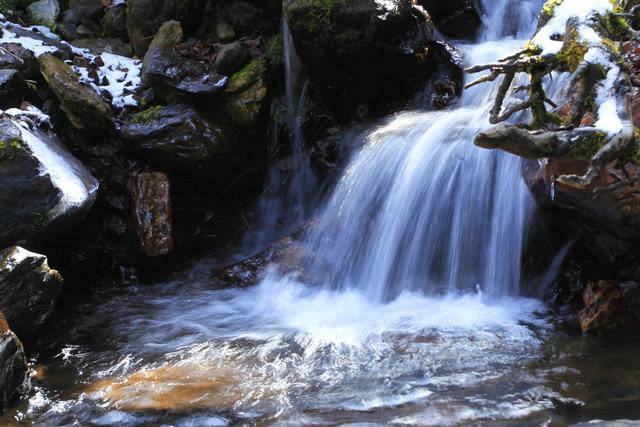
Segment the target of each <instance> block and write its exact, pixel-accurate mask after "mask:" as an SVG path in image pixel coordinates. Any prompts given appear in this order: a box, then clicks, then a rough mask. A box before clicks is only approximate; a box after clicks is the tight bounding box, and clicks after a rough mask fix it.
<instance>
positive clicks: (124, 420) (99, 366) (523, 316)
mask: <svg viewBox="0 0 640 427" xmlns="http://www.w3.org/2000/svg"><path fill="white" fill-rule="evenodd" d="M541 2H542V0H519V1H516V0H502V1H500V2H498V3H499V4H496V1H495V0H484V1H483V4H482V5H483V7H484V10H485V11H486V16H485V17H484V22H485V29H484V31H483V35H482V37H481V38H480V42H479V43H477V44H475V45H468V46H463V50H464V52H465V56H466V61H467V62H468V63H479V62H488V61H490V60H495V59H497V58H499V57H501V56H504V54H506V53H509V52H511V51H513V50H515V49H516V48H517V47H519V46H520V45H522V43H523V42H524V40H523V39H520V37H522V38H525V37H528V36H529V35H530V33H531V32H533V29H534V25H535V24H534V22H535V13H534V12H533V11H535V10H538V9H539V7H540V6H541ZM499 23H504V25H503V26H502V27H500V24H499ZM510 27H517V29H518V31H517V36H514V34H516V32H515V31H509V30H508V28H510ZM552 92H553V91H550V93H552ZM292 93H293V92H292ZM490 101H491V88H483V87H476V88H473V89H472V90H469V91H467V92H466V93H465V94H464V96H463V97H462V100H461V105H460V107H459V108H457V109H455V110H452V111H446V112H430V113H424V112H408V113H403V114H400V115H398V116H396V117H393V118H391V119H390V120H389V121H388V122H387V123H386V124H384V125H382V126H380V127H378V128H376V129H374V130H372V131H371V132H369V133H368V135H367V136H366V137H365V140H366V141H365V145H364V146H363V148H362V149H361V150H360V151H359V152H357V153H354V156H353V159H352V160H351V162H350V164H349V166H348V168H347V170H346V172H345V174H344V176H343V177H342V179H341V180H340V182H339V183H338V185H337V187H336V189H335V191H334V193H333V195H332V196H331V198H330V200H329V201H328V203H327V205H326V206H325V208H324V209H323V210H322V212H321V213H320V216H319V219H318V221H317V225H316V226H315V228H314V229H313V231H311V232H310V234H309V235H308V236H307V238H306V251H305V254H306V255H307V256H308V257H312V258H313V259H312V261H311V262H310V263H309V265H307V266H305V268H304V269H303V270H304V273H305V274H303V275H301V276H300V277H304V278H307V277H311V278H313V281H314V283H315V282H320V283H323V284H324V286H317V284H316V285H310V284H306V283H302V282H301V280H299V278H296V276H295V275H292V276H288V277H282V276H280V275H278V274H276V273H273V274H272V275H270V276H268V277H267V279H266V280H264V281H263V282H262V283H261V284H259V285H257V286H254V287H251V288H246V289H239V288H231V289H224V290H212V289H211V288H210V282H211V279H210V277H209V276H208V275H206V274H204V275H200V274H199V273H198V270H197V269H196V270H194V271H192V272H189V273H188V274H185V275H183V276H179V277H177V278H176V279H175V281H173V282H170V283H164V284H158V285H157V286H156V287H154V292H153V294H152V295H150V292H149V291H148V290H143V291H141V290H140V289H139V288H135V287H132V288H129V289H127V290H126V291H123V290H118V295H117V296H115V297H113V298H105V297H104V296H102V297H101V298H100V299H99V300H98V302H96V303H95V304H87V305H86V306H81V307H78V308H77V312H76V313H75V314H74V316H75V317H74V318H72V319H71V322H72V324H73V325H79V326H75V327H74V328H71V330H70V331H69V332H68V334H67V335H66V336H63V337H62V338H60V339H61V340H62V341H63V342H64V343H65V347H64V348H62V349H61V351H60V353H59V355H58V356H57V357H55V358H53V360H52V361H51V362H50V364H49V366H47V368H48V369H49V370H50V371H51V372H69V376H70V377H71V379H63V375H64V374H62V373H60V374H57V376H56V377H54V380H53V381H52V385H50V386H49V387H41V388H38V389H37V393H36V394H35V395H34V396H33V397H32V398H31V400H30V402H29V404H28V405H26V406H25V407H24V408H21V409H20V410H19V411H18V414H17V415H15V414H14V415H15V416H16V417H18V419H20V420H25V421H34V422H35V423H36V424H42V425H59V424H65V425H67V424H74V423H75V424H81V425H85V424H97V425H125V424H128V425H142V424H144V425H159V424H171V425H180V426H191V425H197V426H200V425H202V426H204V425H230V424H241V425H245V424H276V425H346V424H349V423H370V424H371V425H451V424H465V425H469V424H473V425H480V424H485V423H488V424H492V425H496V424H499V425H508V424H536V425H540V424H542V423H546V422H547V421H548V419H549V415H548V413H549V412H550V411H553V410H554V409H555V408H556V407H557V406H561V407H570V406H571V405H574V406H579V405H580V401H579V400H577V399H575V398H573V397H572V396H573V395H572V394H569V396H566V394H568V393H569V392H570V390H569V391H567V387H565V384H566V383H567V382H570V383H571V382H579V381H574V380H575V378H572V377H570V375H575V373H572V372H573V371H572V370H571V369H570V368H567V367H565V366H562V365H561V363H565V362H563V361H562V360H560V361H558V360H557V359H556V360H555V361H553V360H551V358H549V357H547V356H548V354H547V353H546V351H547V349H548V347H549V346H548V345H547V344H548V342H549V327H548V326H546V325H547V324H548V319H547V318H545V317H544V315H543V314H539V312H540V311H542V310H544V306H543V305H542V304H541V303H540V302H539V301H536V300H533V299H527V298H522V297H518V296H517V294H518V286H519V283H520V281H521V277H520V256H521V248H522V245H523V240H524V235H525V229H526V223H527V220H528V217H529V215H530V213H531V209H532V205H531V199H530V197H529V195H528V193H527V189H526V188H525V187H524V185H523V183H522V178H521V176H520V168H521V165H520V161H519V160H518V159H516V158H514V157H511V156H509V155H506V154H502V153H497V152H489V151H484V150H481V149H478V148H475V147H474V146H473V145H472V139H473V136H474V135H475V134H476V132H478V131H479V130H481V129H483V128H485V127H486V126H488V124H487V116H488V114H487V109H488V107H487V105H489V104H490ZM477 287H480V288H481V289H482V291H483V292H482V293H479V292H476V289H477ZM123 292H124V295H123V294H122V293H123ZM105 300H107V301H108V302H106V303H105V302H104V301H105ZM96 331H99V332H100V335H99V336H96ZM103 335H104V336H103ZM97 337H98V339H97ZM87 342H89V343H90V344H86V343H87ZM566 376H569V379H568V380H566V381H565V377H566ZM65 381H66V382H65ZM60 384H66V386H61V385H60ZM78 384H84V386H83V387H79V386H78ZM79 388H81V391H82V393H80V391H79ZM0 421H2V420H1V419H0ZM560 424H562V422H560Z"/></svg>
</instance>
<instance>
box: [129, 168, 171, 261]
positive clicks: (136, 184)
mask: <svg viewBox="0 0 640 427" xmlns="http://www.w3.org/2000/svg"><path fill="white" fill-rule="evenodd" d="M131 187H132V188H131V198H132V206H133V217H134V218H133V219H134V223H135V225H136V231H137V234H138V239H139V241H140V247H141V249H142V251H143V252H144V254H145V255H147V256H150V257H157V256H161V255H168V254H169V253H170V252H171V250H172V249H173V214H172V208H171V186H170V183H169V178H168V177H167V175H165V174H164V173H162V172H141V173H138V174H136V175H135V176H134V177H133V180H132V184H131Z"/></svg>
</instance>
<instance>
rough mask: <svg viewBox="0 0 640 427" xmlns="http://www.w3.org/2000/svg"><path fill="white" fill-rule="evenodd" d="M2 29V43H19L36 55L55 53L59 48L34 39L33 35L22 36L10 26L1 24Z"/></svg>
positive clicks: (0, 29)
mask: <svg viewBox="0 0 640 427" xmlns="http://www.w3.org/2000/svg"><path fill="white" fill-rule="evenodd" d="M0 31H2V36H0V44H3V43H17V44H19V45H21V46H22V47H24V48H25V49H27V50H30V51H31V52H33V54H34V55H35V56H40V55H44V54H47V53H54V52H56V51H57V50H58V48H57V47H55V46H49V45H47V44H45V42H44V41H42V40H38V39H33V38H31V37H20V36H19V35H17V34H16V33H14V32H13V31H11V30H10V27H9V26H0Z"/></svg>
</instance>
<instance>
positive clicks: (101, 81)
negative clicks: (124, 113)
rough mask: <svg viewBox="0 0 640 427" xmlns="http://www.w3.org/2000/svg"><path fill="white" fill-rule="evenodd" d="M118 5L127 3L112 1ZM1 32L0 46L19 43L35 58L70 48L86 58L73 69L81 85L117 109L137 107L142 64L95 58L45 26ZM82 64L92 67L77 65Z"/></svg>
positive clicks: (4, 26) (2, 27)
mask: <svg viewBox="0 0 640 427" xmlns="http://www.w3.org/2000/svg"><path fill="white" fill-rule="evenodd" d="M117 4H125V2H124V0H119V1H116V2H112V5H117ZM0 21H2V19H0ZM0 31H1V32H2V34H1V36H0V44H2V43H18V44H20V45H21V46H22V47H24V48H25V49H28V50H30V51H31V52H33V54H34V55H35V56H36V57H38V56H41V55H44V54H48V53H54V52H57V51H58V50H59V47H58V46H60V45H64V46H68V47H69V48H70V49H71V52H72V53H73V54H74V55H75V56H79V57H82V58H84V60H82V61H75V64H76V65H73V67H72V68H73V70H74V71H75V72H76V73H77V74H78V76H79V77H80V81H81V82H82V83H85V84H87V85H89V86H90V87H91V88H93V89H94V90H95V91H96V92H97V93H98V94H100V95H101V96H103V97H105V98H108V99H109V101H110V102H111V104H112V105H113V106H114V107H116V108H124V107H127V106H136V105H137V101H136V100H135V99H134V94H135V92H136V91H137V90H138V89H139V88H140V85H141V84H142V80H141V78H140V74H141V71H142V61H139V60H135V59H132V58H127V57H124V56H119V55H115V54H112V53H108V52H103V53H102V54H100V55H94V54H92V53H91V51H89V50H88V49H82V48H78V47H76V46H73V45H71V44H69V43H67V42H65V41H60V38H59V37H58V36H57V35H56V34H55V33H53V32H52V31H51V30H50V29H49V28H47V27H43V26H31V27H22V26H19V25H17V24H13V23H10V22H0ZM18 32H19V33H20V34H18ZM29 33H32V34H34V37H29V36H28V35H27V34H29ZM36 35H37V37H36ZM47 40H50V42H48V41H47ZM56 44H57V45H58V46H56ZM69 62H73V61H69ZM79 63H84V64H89V65H88V66H86V65H84V66H82V65H77V64H79Z"/></svg>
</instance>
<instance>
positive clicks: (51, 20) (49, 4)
mask: <svg viewBox="0 0 640 427" xmlns="http://www.w3.org/2000/svg"><path fill="white" fill-rule="evenodd" d="M59 14H60V3H59V2H58V0H38V1H36V2H33V3H31V4H30V5H29V7H27V15H28V16H29V20H30V21H31V22H32V23H34V24H37V25H45V26H47V27H51V28H53V27H54V26H55V25H56V19H58V15H59Z"/></svg>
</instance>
